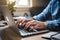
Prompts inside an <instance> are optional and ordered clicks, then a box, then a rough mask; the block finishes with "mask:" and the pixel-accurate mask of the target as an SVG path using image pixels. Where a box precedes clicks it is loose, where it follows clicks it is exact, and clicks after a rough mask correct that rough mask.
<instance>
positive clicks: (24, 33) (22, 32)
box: [19, 29, 49, 37]
mask: <svg viewBox="0 0 60 40" xmlns="http://www.w3.org/2000/svg"><path fill="white" fill-rule="evenodd" d="M19 32H20V34H21V36H23V37H24V36H29V35H34V34H39V33H45V32H49V30H41V31H32V32H31V31H27V30H25V29H19Z"/></svg>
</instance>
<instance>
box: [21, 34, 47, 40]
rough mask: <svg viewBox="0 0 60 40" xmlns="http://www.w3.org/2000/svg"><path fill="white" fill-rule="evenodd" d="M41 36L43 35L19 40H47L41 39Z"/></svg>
mask: <svg viewBox="0 0 60 40" xmlns="http://www.w3.org/2000/svg"><path fill="white" fill-rule="evenodd" d="M41 35H43V34H38V35H32V36H28V37H24V38H22V39H21V40H47V39H44V38H42V36H41Z"/></svg>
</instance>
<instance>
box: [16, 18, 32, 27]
mask: <svg viewBox="0 0 60 40" xmlns="http://www.w3.org/2000/svg"><path fill="white" fill-rule="evenodd" d="M31 20H32V19H29V20H28V19H26V18H20V19H18V20H17V22H16V24H17V25H18V27H19V28H23V27H24V26H25V24H26V23H27V22H29V21H31Z"/></svg>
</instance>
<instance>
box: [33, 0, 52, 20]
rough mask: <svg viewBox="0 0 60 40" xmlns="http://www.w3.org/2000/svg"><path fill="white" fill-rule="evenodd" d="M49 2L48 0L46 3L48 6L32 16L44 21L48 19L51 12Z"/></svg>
mask: <svg viewBox="0 0 60 40" xmlns="http://www.w3.org/2000/svg"><path fill="white" fill-rule="evenodd" d="M51 4H52V1H50V3H49V4H48V6H47V7H46V8H45V9H44V10H43V11H42V12H41V13H40V14H38V15H36V16H34V17H33V18H34V19H36V20H38V21H44V20H46V19H48V18H49V17H48V16H50V14H51Z"/></svg>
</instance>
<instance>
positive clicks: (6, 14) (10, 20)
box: [2, 5, 49, 37]
mask: <svg viewBox="0 0 60 40" xmlns="http://www.w3.org/2000/svg"><path fill="white" fill-rule="evenodd" d="M2 8H3V14H4V17H5V19H6V21H7V24H8V25H9V26H11V27H14V28H13V30H14V31H15V32H17V33H18V34H21V36H22V37H25V36H30V35H35V34H40V33H45V32H49V30H47V29H46V30H41V31H34V32H30V31H27V30H25V29H18V28H17V25H16V24H15V22H14V19H13V17H12V15H11V13H10V11H9V9H8V7H7V6H5V5H4V6H2Z"/></svg>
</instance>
